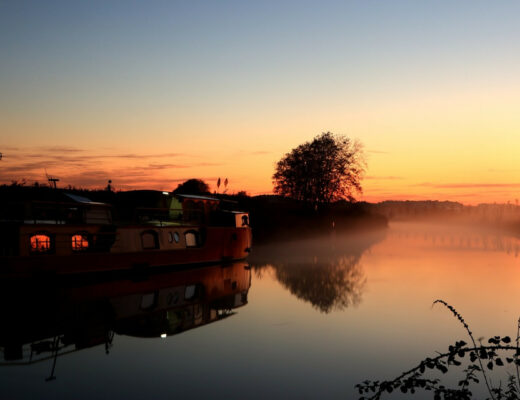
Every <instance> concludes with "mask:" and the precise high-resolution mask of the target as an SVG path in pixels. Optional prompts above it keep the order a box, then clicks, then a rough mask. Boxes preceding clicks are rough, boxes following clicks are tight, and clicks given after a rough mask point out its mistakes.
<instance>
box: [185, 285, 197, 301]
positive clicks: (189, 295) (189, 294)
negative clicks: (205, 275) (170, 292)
mask: <svg viewBox="0 0 520 400" xmlns="http://www.w3.org/2000/svg"><path fill="white" fill-rule="evenodd" d="M196 289H197V287H196V286H195V285H190V286H186V289H185V290H184V298H185V299H186V300H192V299H193V298H194V297H195V293H196Z"/></svg>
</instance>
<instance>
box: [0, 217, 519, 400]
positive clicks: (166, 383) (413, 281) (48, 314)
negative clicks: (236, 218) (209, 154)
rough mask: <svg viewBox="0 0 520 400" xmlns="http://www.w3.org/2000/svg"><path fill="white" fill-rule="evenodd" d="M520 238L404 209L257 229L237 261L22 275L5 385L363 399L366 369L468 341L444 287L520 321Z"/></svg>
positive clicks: (8, 293) (494, 321) (475, 315)
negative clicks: (313, 230)
mask: <svg viewBox="0 0 520 400" xmlns="http://www.w3.org/2000/svg"><path fill="white" fill-rule="evenodd" d="M519 253H520V240H519V239H517V238H513V237H509V236H502V235H500V234H498V233H496V232H491V231H481V230H478V229H476V228H472V227H454V226H442V225H435V224H429V225H427V224H415V223H394V224H391V225H390V227H389V228H388V229H387V230H384V231H378V232H372V233H365V234H359V235H349V236H335V235H333V234H331V235H330V236H327V237H324V238H320V239H308V240H304V241H290V240H288V241H285V242H280V243H277V244H270V245H257V246H254V247H253V253H252V254H251V256H250V258H249V259H248V260H247V261H246V262H242V263H235V264H233V265H226V266H209V267H204V268H200V269H197V270H186V271H180V272H169V271H166V272H165V271H161V273H160V274H157V275H152V276H147V277H140V278H139V279H136V278H135V277H130V278H129V277H125V278H124V279H111V280H109V281H102V282H99V281H95V282H87V283H85V282H77V281H75V282H72V283H70V282H68V283H67V284H66V285H59V287H52V288H47V287H45V286H44V285H42V284H39V283H38V282H33V283H31V285H28V286H27V285H26V286H23V287H10V288H9V289H8V290H7V289H5V290H4V295H3V297H2V301H3V304H2V310H3V311H2V312H3V315H4V323H3V324H2V327H1V338H2V346H3V347H2V348H1V350H2V352H3V361H2V362H1V365H0V383H1V384H0V397H1V398H12V399H18V398H19V399H29V398H39V399H47V398H48V399H51V398H52V399H69V398H74V399H92V398H111V399H114V398H124V399H141V398H153V399H171V398H191V399H193V398H226V399H244V398H248V399H250V398H257V399H261V398H267V397H270V398H293V399H315V398H316V399H317V398H328V399H336V398H337V399H340V398H341V399H355V398H357V397H358V396H357V391H356V390H355V388H354V385H355V384H356V383H360V382H361V381H363V380H365V379H373V380H383V379H389V378H393V377H395V376H397V375H399V373H400V372H402V371H404V370H407V369H409V368H410V367H412V366H414V365H415V364H417V363H418V362H419V361H420V360H422V359H423V358H425V357H427V356H435V354H436V352H437V351H445V350H446V349H447V347H448V345H450V344H453V343H454V342H455V341H456V340H460V339H464V340H465V341H469V340H468V337H467V334H466V331H465V330H464V328H463V327H462V325H461V324H460V322H459V321H458V320H457V319H456V318H454V316H453V315H452V314H451V313H450V312H449V310H447V309H446V308H445V307H443V306H442V305H439V304H437V305H435V306H432V304H433V302H434V301H435V300H436V299H442V300H444V301H446V302H448V303H449V304H451V305H452V306H454V307H455V308H456V309H457V311H459V312H460V313H461V314H462V315H463V317H464V318H465V320H466V321H467V322H468V323H469V325H470V328H471V330H472V331H473V332H474V335H475V337H481V336H482V337H486V338H487V337H489V336H493V335H502V336H505V335H509V336H511V337H512V338H514V337H516V329H517V320H518V317H519V316H520V296H519V295H518V288H519V284H520V258H519ZM31 343H32V346H31ZM56 343H57V344H58V345H57V346H56ZM0 356H1V354H0ZM507 371H511V370H508V369H504V370H503V371H501V372H499V373H498V374H496V375H491V376H490V378H491V379H492V380H493V382H494V383H495V384H496V383H498V379H503V380H505V379H506V378H507ZM436 376H437V375H436ZM49 378H50V379H49ZM456 379H457V374H452V375H450V376H448V377H447V378H446V381H447V383H451V382H454V381H456ZM474 393H476V394H479V395H482V396H484V395H485V387H482V386H476V387H475V390H474ZM431 397H432V396H431V394H429V395H417V396H416V397H414V398H431ZM383 398H384V397H383ZM388 398H400V397H399V396H394V397H388Z"/></svg>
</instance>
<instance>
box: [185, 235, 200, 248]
mask: <svg viewBox="0 0 520 400" xmlns="http://www.w3.org/2000/svg"><path fill="white" fill-rule="evenodd" d="M184 238H185V239H186V247H197V246H198V240H197V232H195V231H188V232H185V233H184Z"/></svg>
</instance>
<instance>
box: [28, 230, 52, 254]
mask: <svg viewBox="0 0 520 400" xmlns="http://www.w3.org/2000/svg"><path fill="white" fill-rule="evenodd" d="M50 251H51V237H50V236H49V235H46V234H43V233H38V234H36V235H32V236H31V252H34V253H48V252H50Z"/></svg>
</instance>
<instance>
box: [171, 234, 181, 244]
mask: <svg viewBox="0 0 520 400" xmlns="http://www.w3.org/2000/svg"><path fill="white" fill-rule="evenodd" d="M179 239H180V236H179V232H168V242H170V243H173V242H174V241H175V243H179Z"/></svg>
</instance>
